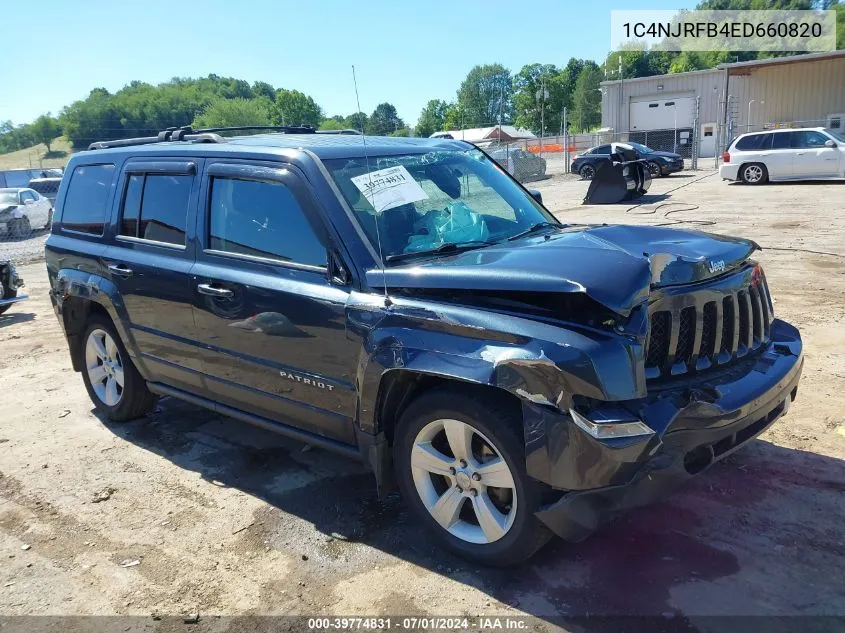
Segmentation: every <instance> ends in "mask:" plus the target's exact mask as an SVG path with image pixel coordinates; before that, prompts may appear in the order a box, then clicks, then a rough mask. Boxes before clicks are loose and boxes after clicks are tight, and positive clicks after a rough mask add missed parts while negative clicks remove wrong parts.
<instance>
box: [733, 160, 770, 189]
mask: <svg viewBox="0 0 845 633" xmlns="http://www.w3.org/2000/svg"><path fill="white" fill-rule="evenodd" d="M739 178H740V180H742V182H744V183H745V184H746V185H762V184H764V183H765V182H767V181H768V180H769V171H768V170H767V169H766V166H765V165H764V164H763V163H748V164H747V165H743V166H742V167H741V168H740V169H739Z"/></svg>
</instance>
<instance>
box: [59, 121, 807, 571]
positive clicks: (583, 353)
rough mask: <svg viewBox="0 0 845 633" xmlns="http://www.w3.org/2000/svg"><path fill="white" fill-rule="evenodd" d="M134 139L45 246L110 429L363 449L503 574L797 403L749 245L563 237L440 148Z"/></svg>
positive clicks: (568, 230)
mask: <svg viewBox="0 0 845 633" xmlns="http://www.w3.org/2000/svg"><path fill="white" fill-rule="evenodd" d="M141 141H142V142H139V143H138V144H132V143H131V142H124V143H122V144H121V143H118V144H117V145H118V146H116V147H111V148H109V147H106V148H105V149H94V150H92V151H86V152H80V153H78V154H75V155H74V156H73V158H72V159H71V161H70V163H69V165H68V168H67V170H66V175H65V178H64V179H63V180H62V183H61V187H60V190H59V192H58V197H57V201H56V212H55V217H54V220H53V231H52V235H51V236H50V238H49V239H48V241H47V246H46V257H47V270H48V274H49V278H50V285H51V297H52V300H53V304H54V306H55V309H56V313H57V315H58V318H59V320H60V322H61V323H62V325H63V327H64V329H65V332H66V334H67V338H68V342H69V347H70V352H71V357H72V360H73V366H74V368H75V369H76V370H77V371H80V372H82V374H83V378H84V381H85V385H86V388H87V389H88V391H89V394H90V395H91V398H92V400H93V401H94V403H95V405H97V407H98V409H100V410H101V411H102V412H103V413H104V414H105V415H106V416H108V417H109V418H111V419H112V420H115V421H122V420H128V419H132V418H135V417H139V416H142V415H144V414H145V413H146V412H148V411H149V410H150V408H151V407H152V406H153V405H154V403H155V400H156V398H157V397H159V396H172V397H177V398H181V399H183V400H187V401H190V402H193V403H196V404H198V405H201V406H204V407H208V408H210V409H212V410H215V411H218V412H220V413H223V414H226V415H229V416H232V417H235V418H239V419H241V420H244V421H246V422H250V423H253V424H258V425H260V426H263V427H265V428H268V429H271V430H274V431H278V432H281V433H285V434H287V435H290V436H293V437H295V438H298V439H301V440H303V441H306V442H309V443H312V444H315V445H317V446H321V447H325V448H330V449H333V450H337V451H340V452H342V453H346V454H348V455H354V456H358V457H361V458H362V459H363V460H364V461H365V462H366V463H367V464H369V465H370V467H371V468H372V469H373V471H374V472H375V474H376V478H377V482H378V484H379V486H380V489H382V490H384V489H387V488H389V487H390V486H391V485H393V484H394V483H398V485H399V486H400V488H401V489H402V492H403V494H404V495H405V496H406V498H407V499H408V502H409V504H410V505H411V508H412V510H413V511H414V512H416V513H417V514H418V516H419V517H420V520H422V521H424V522H425V523H426V524H428V525H429V527H431V528H432V529H433V531H434V534H435V535H436V536H437V537H438V538H439V539H440V540H441V541H442V543H443V544H444V545H446V546H447V547H449V548H451V549H453V550H454V551H457V552H458V553H460V554H462V555H464V556H468V557H471V558H474V559H476V560H480V561H483V562H487V563H493V564H510V563H513V562H516V561H518V560H522V559H524V558H526V557H528V556H530V555H531V554H532V553H533V552H534V551H536V549H537V548H538V547H539V546H540V545H542V543H543V542H545V540H546V539H547V538H548V535H549V531H552V532H555V533H557V534H559V535H560V536H562V537H564V538H567V539H570V540H579V539H581V538H583V537H585V536H586V535H587V534H589V533H590V532H591V531H593V530H594V529H595V528H596V527H597V526H598V525H600V523H601V522H602V521H603V520H604V519H605V518H607V517H609V516H611V515H612V514H613V513H614V512H616V511H617V510H620V509H625V508H627V507H631V506H633V505H637V504H641V503H643V502H645V501H646V500H647V499H650V498H652V497H653V496H654V495H655V494H657V493H660V492H662V491H663V490H665V489H668V488H669V487H671V486H674V485H676V484H677V483H678V482H680V481H683V480H684V479H685V478H687V477H688V476H690V475H692V474H695V473H697V472H699V471H701V470H703V469H704V468H706V467H707V466H709V465H710V464H711V463H713V462H714V461H715V460H717V459H719V458H721V457H723V456H724V455H726V454H728V453H729V452H731V451H733V450H734V449H736V448H737V447H739V446H740V445H742V444H743V443H744V442H747V441H748V440H750V439H751V438H753V437H755V436H756V435H757V434H759V433H761V432H762V431H763V430H764V429H765V428H767V427H768V426H769V425H770V424H771V423H772V422H774V420H775V419H776V418H777V417H779V416H780V415H781V414H782V413H783V412H784V411H785V410H786V408H787V407H788V405H789V403H790V402H791V400H792V399H793V398H794V396H795V392H796V389H797V383H798V379H799V377H800V373H801V367H802V363H803V358H802V351H801V339H800V336H799V334H798V332H797V331H796V330H795V329H794V328H793V327H791V326H790V325H788V324H787V323H785V322H783V321H781V320H778V319H776V318H774V314H773V305H772V301H771V299H770V297H769V294H768V289H767V286H766V282H765V277H764V275H763V273H762V270H761V269H760V267H759V266H758V265H757V264H756V263H755V262H753V261H752V260H750V259H749V257H750V255H751V253H752V252H753V251H754V249H755V248H756V245H755V244H754V243H753V242H750V241H747V240H741V239H735V238H728V237H723V236H716V235H708V234H704V233H699V232H693V231H678V230H671V229H666V228H660V227H626V226H607V225H602V226H579V225H563V224H560V223H559V222H558V221H557V220H555V218H554V217H553V216H552V215H551V214H550V213H549V212H548V211H546V210H545V209H544V208H543V207H542V205H541V204H539V203H538V201H537V198H538V197H539V196H537V195H536V193H530V192H528V191H527V190H525V189H523V188H522V186H521V185H520V184H519V183H517V182H516V181H515V180H513V179H512V178H511V177H510V176H508V175H507V174H506V173H505V172H504V171H503V170H502V169H501V168H499V167H498V166H496V165H495V163H494V162H493V161H491V160H490V159H489V158H488V157H486V155H484V154H483V153H482V152H481V151H480V150H478V149H476V148H475V147H473V146H471V145H469V144H466V143H463V142H460V141H453V140H439V139H393V138H390V139H388V138H368V137H361V136H342V135H323V134H314V133H303V134H264V135H259V136H247V137H236V138H227V139H224V138H221V137H218V136H216V135H215V134H211V133H204V134H188V135H184V134H183V135H182V140H176V141H174V140H165V141H163V142H152V139H146V140H143V139H142V140H141Z"/></svg>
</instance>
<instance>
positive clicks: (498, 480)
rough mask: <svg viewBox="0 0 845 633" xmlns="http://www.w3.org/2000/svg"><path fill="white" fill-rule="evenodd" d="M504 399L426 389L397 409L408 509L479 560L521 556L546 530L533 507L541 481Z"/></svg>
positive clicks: (397, 458)
mask: <svg viewBox="0 0 845 633" xmlns="http://www.w3.org/2000/svg"><path fill="white" fill-rule="evenodd" d="M447 403H448V404H447ZM509 404H510V403H509V402H502V401H500V400H499V399H498V398H495V397H494V398H490V397H489V394H486V393H485V394H484V397H483V398H482V396H481V394H480V393H473V392H472V391H470V390H461V389H454V388H444V389H435V390H432V391H430V392H427V393H425V394H423V395H422V396H420V397H419V398H418V399H417V400H415V401H414V402H413V403H412V404H411V405H410V406H409V407H408V409H407V410H406V411H405V412H404V413H403V415H402V417H401V419H400V421H399V425H398V427H397V433H396V437H395V441H394V446H393V448H394V463H395V465H396V474H397V479H398V482H399V487H400V489H401V491H402V495H403V497H404V498H405V500H406V503H407V504H408V505H409V506H410V509H411V511H412V512H413V514H414V515H416V516H417V518H418V519H419V520H420V521H421V522H422V523H423V524H424V525H425V526H426V528H427V529H429V530H430V531H431V532H432V533H433V535H434V536H435V537H436V538H437V539H438V540H439V541H440V542H441V544H442V545H443V546H444V547H445V548H446V549H448V550H450V551H452V552H454V553H455V554H457V555H458V556H461V557H463V558H467V559H469V560H472V561H474V562H477V563H482V564H485V565H495V566H509V565H515V564H517V563H521V562H523V561H525V560H527V559H528V558H530V557H531V556H532V555H533V554H534V553H535V552H536V551H537V550H538V549H540V547H542V546H543V545H544V544H545V543H546V542H547V541H548V540H549V538H550V536H551V534H550V532H549V531H548V530H547V529H546V528H545V527H544V526H543V525H542V524H541V523H540V521H539V520H538V519H537V517H536V516H535V515H534V512H535V511H536V510H537V509H538V508H539V506H540V503H541V492H542V489H541V486H540V484H538V483H537V482H535V481H534V480H533V479H531V478H530V477H528V475H527V473H526V470H525V445H524V441H523V434H522V420H521V416H520V414H519V413H520V412H519V408H518V407H516V408H514V407H510V406H508V405H509Z"/></svg>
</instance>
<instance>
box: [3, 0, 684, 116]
mask: <svg viewBox="0 0 845 633" xmlns="http://www.w3.org/2000/svg"><path fill="white" fill-rule="evenodd" d="M0 4H3V8H2V14H3V17H4V23H5V24H7V25H27V28H26V39H25V40H24V39H23V38H22V37H23V36H22V32H21V31H18V35H16V36H14V37H13V38H12V40H13V42H14V44H10V43H9V42H7V44H10V45H8V46H4V50H3V61H2V63H0V78H1V79H2V81H0V85H2V89H0V120H7V119H11V120H12V121H14V122H15V123H26V122H29V121H30V120H32V119H34V118H35V117H37V116H38V115H40V114H43V113H45V112H52V113H54V114H56V113H58V111H59V110H60V109H61V108H62V107H63V106H65V105H68V104H70V103H71V102H73V101H75V100H77V99H81V98H84V97H85V96H86V95H87V94H88V92H89V91H90V90H91V89H92V88H94V87H104V88H106V89H107V90H109V91H112V92H114V91H117V90H118V89H120V88H121V87H122V86H123V85H125V84H126V83H128V82H129V81H132V80H134V79H138V80H141V81H146V82H149V83H160V82H162V81H167V80H168V79H170V78H171V77H174V76H182V77H186V76H190V77H197V76H203V75H207V74H209V73H215V74H217V75H221V76H232V77H236V78H238V79H246V80H247V81H249V82H250V83H251V82H253V81H255V80H263V81H267V82H269V83H271V84H272V85H273V86H275V87H277V88H296V89H298V90H301V91H302V92H305V93H307V94H309V95H311V96H312V97H314V99H315V100H316V101H317V102H318V103H319V104H320V105H321V106H322V107H323V109H324V111H325V113H326V115H329V116H330V115H333V114H343V115H346V114H350V113H352V112H355V110H356V106H355V93H354V90H353V85H352V72H351V65H352V64H355V68H356V72H357V75H358V88H359V92H360V96H361V109H362V110H364V111H365V112H368V113H369V112H372V110H373V109H374V108H375V106H376V105H377V104H378V103H380V102H382V101H389V102H391V103H393V104H394V105H395V106H396V108H397V110H398V112H399V116H401V117H402V118H404V119H405V120H406V121H407V122H409V123H414V122H415V121H416V119H417V116H418V115H419V112H420V110H421V109H422V107H423V106H424V105H425V103H426V101H427V100H428V99H431V98H440V99H445V100H453V99H454V98H455V91H456V90H457V89H458V86H459V85H460V83H461V81H462V80H463V78H464V77H465V76H466V73H467V72H468V71H469V70H470V68H472V67H473V66H474V65H475V64H483V63H493V62H500V63H502V64H504V65H505V66H506V67H507V68H509V69H510V70H511V71H512V72H516V71H518V70H519V69H520V68H521V67H522V66H523V65H524V64H527V63H531V62H542V63H554V64H558V65H564V64H566V62H567V60H568V59H569V58H570V57H584V58H588V59H597V60H600V59H603V58H604V56H605V54H606V53H607V48H608V46H609V39H610V11H611V9H631V8H643V9H645V8H647V9H679V8H691V7H692V6H693V5H694V2H684V1H683V0H680V1H679V0H674V1H668V0H651V1H650V2H649V3H648V4H647V5H645V4H644V5H643V6H632V4H637V3H635V2H631V0H628V1H624V0H606V1H605V2H581V1H580V0H576V1H572V0H528V1H526V2H514V1H512V0H511V1H507V2H506V1H503V0H487V1H486V2H482V1H478V0H450V1H445V0H414V1H409V0H394V2H382V1H373V0H361V1H359V2H355V3H353V2H336V1H331V0H321V1H317V2H301V1H300V2H296V3H288V2H284V1H281V0H280V1H273V0H205V1H204V2H202V3H200V2H177V1H174V0H171V1H170V2H164V1H160V0H137V1H135V2H121V1H119V0H118V1H115V0H112V1H109V2H106V1H103V0H73V1H70V2H69V1H68V0H60V1H55V0H39V1H38V2H36V3H34V4H33V3H29V2H22V1H16V0H6V1H5V2H2V3H0ZM13 30H17V28H16V29H13ZM7 35H8V33H7ZM54 45H55V46H54Z"/></svg>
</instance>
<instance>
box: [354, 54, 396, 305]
mask: <svg viewBox="0 0 845 633" xmlns="http://www.w3.org/2000/svg"><path fill="white" fill-rule="evenodd" d="M352 83H353V84H354V85H355V103H356V105H357V106H358V114H361V100H360V99H359V98H358V79H356V77H355V64H352ZM358 120H359V121H360V122H361V142H362V143H363V144H364V162H365V163H366V165H367V176H368V177H369V180H370V187H369V189H370V191H371V192H372V190H373V177H372V172H371V171H370V156H369V154H367V137H366V135H365V134H364V120H363V119H361V118H360V117H359V119H358ZM370 205H372V207H373V211H374V212H375V213H376V218H375V220H376V243H377V244H378V257H379V260H380V263H381V277H382V280H383V282H384V305H385V307H388V308H389V307H390V305H391V304H392V303H393V302H392V301H391V300H390V297H388V296H387V272H386V271H385V269H384V254H383V253H382V250H381V231H380V230H379V226H378V225H379V221H378V211H376V204H375V195H374V194H372V193H370Z"/></svg>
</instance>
